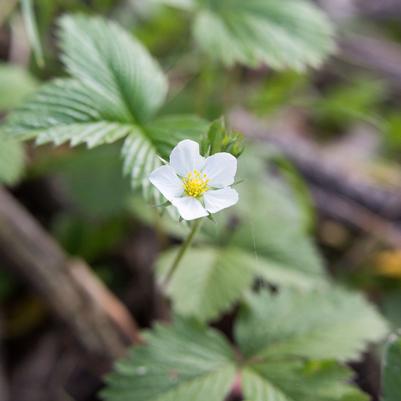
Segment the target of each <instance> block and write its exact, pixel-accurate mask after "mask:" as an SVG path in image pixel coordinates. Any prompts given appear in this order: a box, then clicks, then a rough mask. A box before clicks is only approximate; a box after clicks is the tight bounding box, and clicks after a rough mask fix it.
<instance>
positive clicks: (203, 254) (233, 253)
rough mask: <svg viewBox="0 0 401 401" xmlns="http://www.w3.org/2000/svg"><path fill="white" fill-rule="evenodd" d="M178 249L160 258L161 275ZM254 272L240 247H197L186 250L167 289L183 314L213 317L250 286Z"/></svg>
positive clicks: (224, 309)
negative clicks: (238, 248) (237, 248)
mask: <svg viewBox="0 0 401 401" xmlns="http://www.w3.org/2000/svg"><path fill="white" fill-rule="evenodd" d="M175 255H176V251H175V250H172V251H168V252H167V253H165V254H164V255H163V256H162V258H161V259H160V260H159V262H158V266H159V272H160V276H161V279H162V278H163V276H164V274H165V273H167V271H168V269H169V268H170V266H171V263H172V261H173V260H174V256H175ZM253 278H254V274H253V271H252V266H250V265H249V264H248V263H246V261H244V258H243V252H242V251H241V250H236V249H229V248H227V249H224V248H223V249H218V248H212V247H202V248H199V249H197V248H193V249H190V250H188V251H187V252H186V254H185V256H184V257H183V259H182V260H181V262H180V265H179V267H178V269H177V271H176V273H175V274H174V275H173V277H172V279H171V282H170V283H169V286H168V288H167V293H168V295H169V296H170V297H171V299H172V301H173V307H174V309H175V310H176V311H177V312H178V313H179V314H181V315H184V316H188V315H189V316H194V317H196V318H198V319H200V320H210V319H214V318H216V317H218V316H219V315H220V314H221V313H222V312H225V311H227V310H228V309H229V308H230V307H231V306H232V304H233V303H234V302H235V301H237V300H238V299H239V298H240V296H241V294H242V293H243V292H244V291H245V290H247V289H248V288H249V287H250V286H251V283H252V281H253Z"/></svg>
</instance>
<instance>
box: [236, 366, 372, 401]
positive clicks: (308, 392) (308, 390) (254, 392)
mask: <svg viewBox="0 0 401 401" xmlns="http://www.w3.org/2000/svg"><path fill="white" fill-rule="evenodd" d="M351 377H352V373H351V371H350V370H349V369H348V368H346V367H344V366H341V365H339V364H337V363H335V362H330V361H308V362H304V361H291V360H287V361H271V362H270V363H268V362H265V363H260V362H254V363H250V364H249V365H248V366H246V367H245V368H244V371H243V372H242V385H243V390H244V396H245V397H246V399H247V400H252V401H276V400H278V401H343V400H344V401H345V400H346V399H350V398H347V397H351V396H353V397H355V396H358V398H357V400H361V401H362V400H366V401H367V400H368V399H367V397H365V396H364V395H363V394H362V393H360V392H359V391H358V390H356V389H355V388H354V387H352V386H351V385H349V384H347V382H348V381H349V380H350V379H351ZM353 399H355V398H353Z"/></svg>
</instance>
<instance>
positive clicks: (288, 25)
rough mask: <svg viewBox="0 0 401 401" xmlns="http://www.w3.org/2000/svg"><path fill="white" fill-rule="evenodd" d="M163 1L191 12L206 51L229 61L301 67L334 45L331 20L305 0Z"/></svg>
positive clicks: (320, 57)
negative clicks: (181, 2) (193, 14)
mask: <svg viewBox="0 0 401 401" xmlns="http://www.w3.org/2000/svg"><path fill="white" fill-rule="evenodd" d="M167 3H170V4H171V5H173V6H176V7H181V8H184V9H192V10H193V11H194V12H195V23H194V36H195V39H196V41H197V42H198V44H199V45H200V47H201V48H202V49H203V50H204V51H205V52H206V53H207V54H208V55H209V56H211V57H212V58H214V59H217V60H220V61H222V62H223V63H224V64H226V65H228V66H231V65H233V64H235V63H242V64H245V65H248V66H251V67H257V66H259V65H260V64H262V63H263V64H268V65H269V66H271V67H273V68H277V69H283V68H288V67H289V68H293V69H295V70H303V69H305V67H307V66H312V67H317V66H319V65H320V64H321V63H322V62H323V61H324V59H325V58H326V57H327V56H328V55H329V54H330V53H332V52H333V50H334V41H333V26H332V23H331V22H330V21H329V19H328V18H327V17H326V15H325V14H324V13H323V12H322V11H321V10H319V9H318V8H317V7H316V6H315V5H314V4H312V3H311V2H309V1H306V0H287V1H285V2H283V1H281V0H269V1H267V0H247V1H243V0H193V1H192V2H189V1H186V2H184V4H183V5H181V4H180V2H177V1H174V2H172V1H171V0H167ZM174 3H175V4H174ZM191 3H192V4H191Z"/></svg>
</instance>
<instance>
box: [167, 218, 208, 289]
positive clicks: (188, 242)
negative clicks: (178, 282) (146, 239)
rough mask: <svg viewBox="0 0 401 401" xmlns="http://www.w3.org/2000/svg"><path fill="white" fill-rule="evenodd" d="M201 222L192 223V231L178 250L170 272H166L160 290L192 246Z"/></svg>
mask: <svg viewBox="0 0 401 401" xmlns="http://www.w3.org/2000/svg"><path fill="white" fill-rule="evenodd" d="M201 222H202V219H198V220H196V221H195V222H194V224H193V226H192V230H191V232H190V233H189V235H188V237H187V239H186V240H185V241H184V242H183V243H182V245H181V248H180V250H179V251H178V253H177V255H176V257H175V259H174V261H173V263H172V265H171V267H170V270H169V271H168V273H167V275H166V277H165V279H164V280H163V284H162V288H166V287H167V285H168V283H169V282H170V280H171V277H172V276H173V275H174V273H175V272H176V270H177V268H178V266H179V264H180V262H181V259H182V258H183V256H184V255H185V252H186V251H187V249H188V248H189V246H190V245H191V244H192V241H193V239H194V237H195V235H196V233H197V232H198V230H199V228H200V226H201Z"/></svg>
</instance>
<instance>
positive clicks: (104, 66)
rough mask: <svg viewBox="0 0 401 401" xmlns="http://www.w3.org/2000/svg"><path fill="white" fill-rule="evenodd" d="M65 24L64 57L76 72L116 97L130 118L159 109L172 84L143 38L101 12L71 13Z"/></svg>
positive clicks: (98, 90) (107, 95) (95, 87)
mask: <svg viewBox="0 0 401 401" xmlns="http://www.w3.org/2000/svg"><path fill="white" fill-rule="evenodd" d="M60 26H61V32H60V38H61V48H62V50H63V55H62V59H63V61H64V63H65V65H66V67H67V70H68V71H69V72H70V74H71V75H72V76H74V77H75V78H77V79H79V80H80V81H82V82H83V83H85V85H87V86H88V87H90V88H91V89H92V90H93V91H94V92H95V93H96V94H97V95H98V96H100V97H102V98H103V97H105V98H110V99H112V100H113V102H115V104H116V106H118V109H119V110H121V114H122V115H124V116H125V118H126V121H131V122H136V123H143V122H145V121H147V120H149V119H150V117H152V116H153V115H154V114H155V112H156V111H157V110H158V109H159V107H160V106H161V105H162V104H163V102H164V100H165V97H166V94H167V87H168V84H167V80H166V77H165V76H164V74H163V72H162V71H161V69H160V67H159V66H158V65H157V63H156V62H155V61H154V60H153V59H152V57H151V56H150V55H149V53H148V51H147V50H146V49H145V48H144V47H143V46H142V44H141V43H140V42H138V41H137V40H136V39H135V38H134V37H133V36H131V35H130V34H128V33H127V32H126V31H124V30H123V29H122V28H120V27H119V26H118V25H116V24H114V23H112V22H109V21H106V20H104V19H101V18H87V17H84V16H74V17H72V16H65V17H63V18H62V19H61V21H60Z"/></svg>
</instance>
